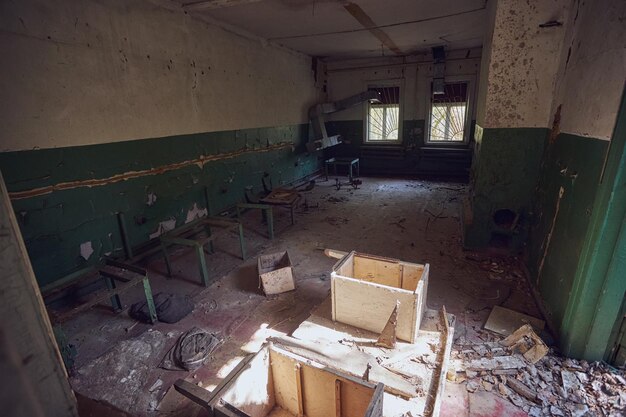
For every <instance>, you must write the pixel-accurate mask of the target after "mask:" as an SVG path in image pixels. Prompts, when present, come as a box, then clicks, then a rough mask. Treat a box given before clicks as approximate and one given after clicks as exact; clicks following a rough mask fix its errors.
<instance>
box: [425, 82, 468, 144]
mask: <svg viewBox="0 0 626 417" xmlns="http://www.w3.org/2000/svg"><path fill="white" fill-rule="evenodd" d="M466 112H467V83H451V84H446V85H445V87H444V93H443V94H433V96H432V105H431V115H430V140H431V141H434V142H435V141H442V142H443V141H446V142H462V141H463V140H464V139H465V117H466Z"/></svg>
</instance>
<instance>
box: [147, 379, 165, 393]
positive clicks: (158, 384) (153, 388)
mask: <svg viewBox="0 0 626 417" xmlns="http://www.w3.org/2000/svg"><path fill="white" fill-rule="evenodd" d="M162 385H163V380H162V379H161V378H158V379H157V380H156V381H154V384H152V386H151V387H150V388H149V389H148V391H150V392H153V391H156V390H157V389H159V388H160V387H161V386H162Z"/></svg>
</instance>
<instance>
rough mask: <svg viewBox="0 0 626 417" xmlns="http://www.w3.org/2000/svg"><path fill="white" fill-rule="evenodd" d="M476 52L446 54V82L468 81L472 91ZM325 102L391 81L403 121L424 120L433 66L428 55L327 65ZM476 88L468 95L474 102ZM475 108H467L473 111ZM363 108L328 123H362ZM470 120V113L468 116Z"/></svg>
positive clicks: (477, 60) (477, 62)
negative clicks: (397, 92)
mask: <svg viewBox="0 0 626 417" xmlns="http://www.w3.org/2000/svg"><path fill="white" fill-rule="evenodd" d="M480 53H481V50H480V48H479V49H464V50H459V51H449V52H446V68H445V76H446V79H447V80H449V81H454V80H469V81H470V82H471V83H472V88H473V87H474V86H475V85H476V83H477V80H478V73H479V71H480ZM327 71H328V100H329V101H336V100H341V99H343V98H346V97H349V96H351V95H353V94H357V93H360V92H362V91H365V90H366V89H367V87H368V85H372V84H374V85H375V84H377V83H381V82H385V81H390V80H395V81H396V82H397V83H398V84H399V85H400V86H401V93H400V95H401V97H400V99H401V102H402V105H401V111H402V116H403V119H404V120H426V119H428V117H429V115H428V112H429V103H430V91H431V90H430V83H431V81H432V77H433V62H432V56H431V55H430V54H425V55H415V56H410V57H404V58H378V59H359V60H349V61H338V62H332V63H329V64H328V66H327ZM475 91H477V89H476V88H473V90H472V91H471V92H470V100H471V101H472V102H473V101H474V98H475ZM475 107H476V106H471V109H473V110H475ZM364 114H365V113H364V110H363V106H355V107H353V108H351V109H348V110H344V111H342V112H338V113H334V114H332V115H330V117H328V119H329V120H362V119H363V116H364ZM472 118H474V112H472Z"/></svg>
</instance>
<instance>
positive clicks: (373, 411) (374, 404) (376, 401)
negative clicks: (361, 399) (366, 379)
mask: <svg viewBox="0 0 626 417" xmlns="http://www.w3.org/2000/svg"><path fill="white" fill-rule="evenodd" d="M384 394H385V386H384V385H383V384H380V383H379V384H376V389H375V390H374V395H372V399H371V401H370V404H369V406H368V407H367V410H365V415H364V417H382V415H383V398H384Z"/></svg>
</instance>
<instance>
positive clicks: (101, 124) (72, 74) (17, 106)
mask: <svg viewBox="0 0 626 417" xmlns="http://www.w3.org/2000/svg"><path fill="white" fill-rule="evenodd" d="M0 47H1V48H2V51H3V67H2V70H1V71H2V72H3V73H2V77H0V106H1V107H2V109H3V111H2V112H0V124H2V126H3V129H2V133H0V151H2V150H4V152H0V170H1V171H2V173H3V175H4V178H5V181H6V185H7V188H8V192H9V196H10V197H11V200H12V204H13V208H14V210H15V213H16V217H17V219H18V222H19V226H20V228H21V231H22V235H23V238H24V242H25V244H26V247H27V249H28V253H29V256H30V258H31V263H32V265H33V269H34V271H35V273H36V276H37V280H38V282H39V284H40V285H42V286H43V285H47V284H50V283H53V282H54V281H55V280H57V279H59V278H61V277H63V276H64V275H66V274H68V273H70V272H72V271H75V270H76V269H79V268H81V267H85V266H86V265H88V264H92V263H94V262H96V261H98V259H100V258H101V257H102V256H104V255H108V254H111V253H113V254H115V255H123V253H124V251H123V242H124V239H123V238H122V228H121V227H120V222H119V221H118V214H120V213H122V214H123V215H124V218H125V225H126V233H127V238H128V241H129V243H130V245H131V246H132V247H134V248H135V249H137V247H139V246H143V245H145V244H146V242H147V241H148V240H149V239H151V238H154V237H156V236H158V235H159V234H160V233H162V232H163V231H164V230H166V229H168V228H172V227H175V226H180V225H182V224H184V223H185V222H187V221H189V220H190V219H192V218H194V217H196V216H198V215H201V214H204V213H207V212H209V213H210V214H212V215H215V214H217V213H219V212H220V211H222V210H224V209H226V208H228V207H232V206H233V205H234V204H235V203H237V202H241V201H243V199H244V189H245V188H246V187H252V188H253V192H258V191H259V190H260V189H261V177H263V176H264V175H268V176H269V177H270V178H271V180H272V183H273V185H274V186H279V185H286V184H289V183H292V182H294V181H297V180H299V179H302V178H304V177H307V176H308V175H310V174H312V173H314V172H316V171H317V170H318V169H319V155H318V153H308V152H306V149H305V146H304V145H305V142H306V140H307V138H308V119H307V117H308V116H307V112H308V108H309V107H310V105H311V104H313V103H315V102H316V101H317V100H318V96H319V90H318V89H317V88H316V86H315V80H314V76H313V75H314V74H313V71H312V69H311V58H310V57H306V56H304V55H301V54H298V53H295V52H290V51H288V50H286V49H282V48H278V47H273V46H266V45H263V44H262V43H261V42H257V41H254V40H252V39H250V38H247V37H242V36H239V35H235V34H233V33H231V32H227V31H225V30H224V29H221V28H218V27H216V26H213V25H210V24H208V23H206V22H203V21H201V20H198V19H196V18H194V17H191V16H189V15H186V14H185V13H184V12H182V11H171V10H168V9H165V8H161V7H159V6H157V5H155V4H154V3H151V2H149V1H143V0H127V1H122V0H107V1H95V0H91V1H79V0H68V1H63V2H57V3H50V2H45V1H42V0H25V1H19V2H18V1H16V2H1V3H0Z"/></svg>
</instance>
